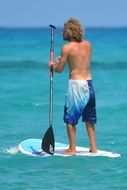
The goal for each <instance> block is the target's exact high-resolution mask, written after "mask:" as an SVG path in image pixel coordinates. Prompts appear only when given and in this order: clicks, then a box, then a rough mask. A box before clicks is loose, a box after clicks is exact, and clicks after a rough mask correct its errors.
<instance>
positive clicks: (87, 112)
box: [63, 79, 96, 125]
mask: <svg viewBox="0 0 127 190" xmlns="http://www.w3.org/2000/svg"><path fill="white" fill-rule="evenodd" d="M81 116H82V121H83V122H89V123H92V124H95V123H96V102H95V92H94V88H93V85H92V80H72V79H70V80H69V82H68V89H67V93H66V94H65V107H64V117H63V119H64V122H65V123H66V124H71V125H77V124H78V121H79V118H80V117H81Z"/></svg>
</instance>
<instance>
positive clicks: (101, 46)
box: [0, 28, 127, 190]
mask: <svg viewBox="0 0 127 190" xmlns="http://www.w3.org/2000/svg"><path fill="white" fill-rule="evenodd" d="M85 38H86V39H87V40H89V41H90V42H91V44H92V47H93V54H92V60H91V70H92V76H93V83H94V87H95V91H96V102H97V117H98V122H97V124H96V126H95V127H96V139H97V146H98V149H102V150H107V151H111V152H116V153H119V154H121V157H120V158H107V157H76V156H72V157H54V156H51V157H45V158H39V157H28V156H25V155H23V154H21V153H19V152H18V149H17V147H18V144H19V143H20V142H21V141H23V140H25V139H28V138H42V136H43V135H44V133H45V131H46V130H47V128H48V127H49V121H48V120H49V69H48V67H47V63H48V61H49V49H50V30H49V28H47V29H46V28H45V29H44V28H42V29H0V189H4V190H33V189H38V190H49V189H53V190H58V189H60V190H71V189H73V190H77V189H79V190H84V189H85V190H98V189H101V190H126V189H127V130H126V128H127V29H126V28H118V29H113V28H107V29H106V28H102V29H101V28H88V29H86V36H85ZM62 45H63V41H62V36H61V29H57V30H56V32H55V56H58V55H59V54H60V52H61V46H62ZM53 81H54V98H53V103H54V104H53V105H54V107H53V128H54V133H55V140H56V141H58V142H62V143H68V137H67V132H66V128H65V124H64V122H63V107H64V94H65V92H66V87H67V81H68V68H67V67H66V68H65V70H64V71H63V72H62V73H61V74H56V73H55V74H54V77H53ZM61 84H62V85H61ZM77 145H80V146H86V147H89V141H88V137H87V134H86V130H85V127H84V124H83V123H82V122H81V121H80V122H79V124H78V126H77Z"/></svg>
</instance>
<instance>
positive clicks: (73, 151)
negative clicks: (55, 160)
mask: <svg viewBox="0 0 127 190" xmlns="http://www.w3.org/2000/svg"><path fill="white" fill-rule="evenodd" d="M63 154H64V155H67V156H73V155H75V154H76V150H75V149H74V150H72V149H71V148H68V149H67V150H65V152H64V153H63Z"/></svg>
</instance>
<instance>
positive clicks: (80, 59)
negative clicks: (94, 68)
mask: <svg viewBox="0 0 127 190" xmlns="http://www.w3.org/2000/svg"><path fill="white" fill-rule="evenodd" d="M83 33H84V31H83V28H82V26H81V24H80V22H79V21H78V20H77V19H74V18H71V19H69V20H68V21H67V22H65V23H64V30H63V39H64V40H67V41H69V43H67V44H65V45H64V46H63V47H62V52H61V56H59V57H58V58H57V59H56V64H55V63H54V62H49V68H51V67H52V69H53V70H54V71H55V72H58V73H60V72H62V71H63V69H64V66H65V65H66V64H68V66H69V69H70V75H69V82H68V89H67V94H66V100H65V109H64V122H65V123H66V124H67V132H68V137H69V143H70V146H69V148H68V149H67V150H66V151H65V152H64V154H65V155H74V154H75V153H76V142H75V141H76V125H77V124H78V120H79V118H80V116H82V121H83V122H86V128H87V132H88V136H89V140H90V150H89V151H90V152H94V153H95V152H96V151H97V150H96V141H95V129H94V124H95V123H96V108H95V96H94V89H93V86H92V77H91V72H90V58H91V45H90V43H89V42H87V41H85V40H83Z"/></svg>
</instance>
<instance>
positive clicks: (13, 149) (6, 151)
mask: <svg viewBox="0 0 127 190" xmlns="http://www.w3.org/2000/svg"><path fill="white" fill-rule="evenodd" d="M18 151H19V148H18V147H11V148H8V149H5V151H4V152H5V153H7V154H12V155H15V154H17V153H18Z"/></svg>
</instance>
